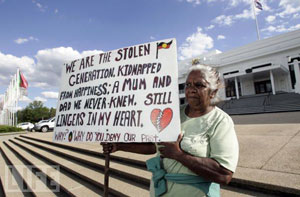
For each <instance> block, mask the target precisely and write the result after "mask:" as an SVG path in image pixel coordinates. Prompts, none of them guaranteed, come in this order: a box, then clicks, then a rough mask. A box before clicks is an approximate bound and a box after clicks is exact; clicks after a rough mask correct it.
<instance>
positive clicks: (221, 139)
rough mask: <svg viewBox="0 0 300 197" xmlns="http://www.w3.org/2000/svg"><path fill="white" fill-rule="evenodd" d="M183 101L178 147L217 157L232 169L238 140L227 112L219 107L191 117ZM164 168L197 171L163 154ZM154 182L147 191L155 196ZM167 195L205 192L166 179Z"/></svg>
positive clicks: (179, 171) (192, 194) (172, 170)
mask: <svg viewBox="0 0 300 197" xmlns="http://www.w3.org/2000/svg"><path fill="white" fill-rule="evenodd" d="M185 108H186V105H184V106H181V109H180V119H181V132H182V133H183V135H184V136H183V139H182V141H181V144H180V145H181V148H182V150H184V151H185V152H188V153H189V154H191V155H194V156H198V157H209V158H212V159H214V160H216V161H217V162H218V163H219V164H220V165H221V166H223V167H224V168H226V169H228V170H230V171H232V172H234V171H235V169H236V166H237V162H238V153H239V147H238V141H237V137H236V133H235V130H234V124H233V121H232V119H231V118H230V116H229V115H227V114H226V113H225V112H223V111H222V110H221V109H219V108H218V107H215V108H214V109H213V110H212V111H210V112H209V113H207V114H205V115H203V116H201V117H197V118H190V117H188V116H187V115H186V114H185ZM163 165H164V169H165V170H166V171H167V173H183V174H191V175H196V174H195V173H193V172H192V171H191V170H189V169H188V168H187V167H185V166H183V165H182V164H181V163H179V162H177V161H175V160H173V159H168V158H164V159H163ZM152 184H153V183H152V182H151V187H150V195H151V196H154V195H153V194H154V189H153V185H152ZM167 186H168V192H167V193H166V194H164V195H163V196H164V197H167V196H186V195H188V196H189V197H192V196H205V194H204V193H203V192H202V191H201V190H200V189H197V188H194V187H192V186H189V185H182V184H176V183H173V182H170V181H168V183H167Z"/></svg>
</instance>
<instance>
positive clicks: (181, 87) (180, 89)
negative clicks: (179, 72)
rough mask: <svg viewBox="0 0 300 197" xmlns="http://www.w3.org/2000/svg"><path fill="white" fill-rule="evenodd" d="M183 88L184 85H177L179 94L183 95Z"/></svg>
mask: <svg viewBox="0 0 300 197" xmlns="http://www.w3.org/2000/svg"><path fill="white" fill-rule="evenodd" d="M184 87H185V83H181V84H179V94H183V93H184Z"/></svg>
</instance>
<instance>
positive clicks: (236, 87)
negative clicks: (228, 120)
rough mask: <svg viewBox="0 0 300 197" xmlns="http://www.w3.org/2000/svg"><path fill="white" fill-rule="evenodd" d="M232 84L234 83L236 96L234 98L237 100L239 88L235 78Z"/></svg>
mask: <svg viewBox="0 0 300 197" xmlns="http://www.w3.org/2000/svg"><path fill="white" fill-rule="evenodd" d="M234 83H235V94H236V98H237V99H239V98H240V95H239V86H238V81H237V77H235V78H234Z"/></svg>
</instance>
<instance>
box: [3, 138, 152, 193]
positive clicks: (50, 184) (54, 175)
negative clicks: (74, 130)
mask: <svg viewBox="0 0 300 197" xmlns="http://www.w3.org/2000/svg"><path fill="white" fill-rule="evenodd" d="M76 146H78V145H76V144H71V145H66V144H58V143H53V142H51V141H48V140H42V139H38V138H36V137H31V136H19V137H16V138H14V139H10V140H9V141H4V142H2V143H1V156H2V157H0V166H4V168H3V167H1V172H0V173H1V174H0V175H1V182H2V184H1V185H2V187H0V188H1V189H0V192H1V193H0V196H5V195H6V196H91V197H92V196H101V195H102V194H103V187H104V165H105V160H104V155H103V154H101V153H100V145H99V151H97V150H89V149H84V148H79V147H76ZM87 146H88V145H87ZM94 146H95V145H94ZM119 169H122V171H120V170H119ZM150 177H151V174H150V172H148V171H146V166H145V162H144V161H139V160H132V159H129V158H122V157H120V156H115V155H111V157H110V177H109V187H110V189H109V196H148V195H149V191H148V189H149V184H150ZM20 188H22V189H23V192H22V191H21V189H20Z"/></svg>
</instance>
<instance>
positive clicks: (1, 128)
mask: <svg viewBox="0 0 300 197" xmlns="http://www.w3.org/2000/svg"><path fill="white" fill-rule="evenodd" d="M20 131H23V129H21V128H17V127H12V126H7V125H0V133H8V132H20Z"/></svg>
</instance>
